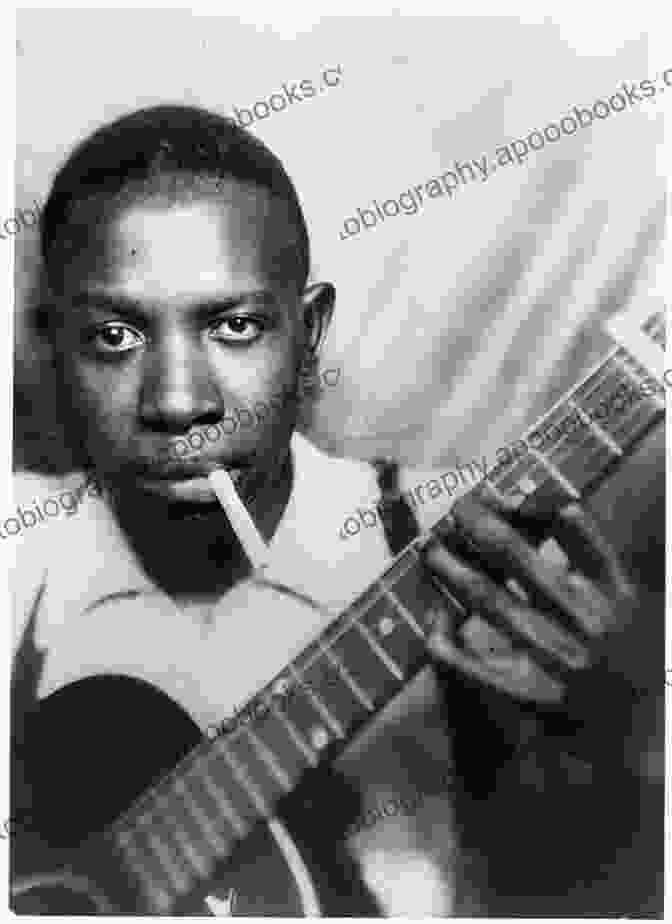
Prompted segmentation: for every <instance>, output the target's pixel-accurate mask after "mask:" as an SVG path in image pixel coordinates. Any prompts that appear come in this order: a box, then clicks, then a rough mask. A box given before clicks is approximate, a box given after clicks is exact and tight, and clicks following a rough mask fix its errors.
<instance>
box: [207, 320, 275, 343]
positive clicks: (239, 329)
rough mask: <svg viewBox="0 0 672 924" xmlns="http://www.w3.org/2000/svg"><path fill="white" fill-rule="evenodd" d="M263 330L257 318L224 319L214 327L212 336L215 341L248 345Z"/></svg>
mask: <svg viewBox="0 0 672 924" xmlns="http://www.w3.org/2000/svg"><path fill="white" fill-rule="evenodd" d="M262 330H263V324H262V322H261V321H259V320H258V319H257V318H248V317H244V318H243V317H241V318H225V319H224V320H223V321H220V322H219V324H217V325H215V327H214V328H213V329H212V335H213V337H214V338H215V340H226V341H227V342H229V343H250V342H251V341H252V340H256V339H257V337H258V336H259V335H260V334H261V332H262Z"/></svg>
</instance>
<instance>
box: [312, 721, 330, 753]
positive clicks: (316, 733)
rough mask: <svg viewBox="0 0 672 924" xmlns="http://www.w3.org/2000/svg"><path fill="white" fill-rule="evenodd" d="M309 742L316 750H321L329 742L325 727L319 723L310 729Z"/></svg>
mask: <svg viewBox="0 0 672 924" xmlns="http://www.w3.org/2000/svg"><path fill="white" fill-rule="evenodd" d="M310 743H311V744H312V745H313V747H314V748H315V750H316V751H321V750H322V749H323V748H326V746H327V745H328V744H329V733H328V732H327V730H326V729H325V728H322V726H321V725H317V726H316V727H315V728H313V729H311V732H310Z"/></svg>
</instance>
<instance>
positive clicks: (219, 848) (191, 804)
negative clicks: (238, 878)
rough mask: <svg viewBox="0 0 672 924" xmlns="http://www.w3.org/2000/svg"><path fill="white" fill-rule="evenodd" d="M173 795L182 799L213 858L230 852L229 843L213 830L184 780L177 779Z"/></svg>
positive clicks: (208, 818)
mask: <svg viewBox="0 0 672 924" xmlns="http://www.w3.org/2000/svg"><path fill="white" fill-rule="evenodd" d="M174 789H175V794H176V795H177V796H178V798H181V799H182V802H183V805H184V806H185V809H186V810H187V811H189V812H190V813H191V814H192V815H193V817H194V820H195V821H196V824H197V825H198V826H199V827H200V829H201V831H202V832H203V836H204V837H205V839H206V841H207V842H208V846H209V847H210V849H211V851H212V852H213V854H214V856H216V857H217V858H218V859H221V858H222V857H223V856H226V854H228V853H229V851H230V850H231V842H230V841H229V839H228V838H226V837H225V836H224V835H223V834H220V833H219V832H218V831H217V829H216V828H215V826H214V824H213V822H212V820H211V819H210V817H209V816H208V814H207V813H206V812H205V811H204V810H203V808H202V807H201V806H200V805H199V803H198V800H197V799H196V798H195V796H193V794H192V793H190V792H189V790H188V789H187V787H186V785H185V783H184V780H182V779H178V780H176V781H175V784H174Z"/></svg>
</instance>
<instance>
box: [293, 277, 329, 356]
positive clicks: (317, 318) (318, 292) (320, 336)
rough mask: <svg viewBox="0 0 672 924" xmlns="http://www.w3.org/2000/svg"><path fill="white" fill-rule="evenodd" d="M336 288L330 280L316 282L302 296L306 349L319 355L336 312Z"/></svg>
mask: <svg viewBox="0 0 672 924" xmlns="http://www.w3.org/2000/svg"><path fill="white" fill-rule="evenodd" d="M335 301H336V289H334V287H333V286H332V284H331V283H330V282H316V283H315V284H314V285H312V286H308V287H307V288H306V289H305V290H304V292H303V295H302V296H301V310H302V314H303V324H304V326H305V329H306V350H308V351H309V352H310V353H312V354H313V355H317V353H319V351H320V347H321V346H322V343H323V342H324V338H325V337H326V335H327V331H328V330H329V324H330V323H331V316H332V315H333V313H334V303H335Z"/></svg>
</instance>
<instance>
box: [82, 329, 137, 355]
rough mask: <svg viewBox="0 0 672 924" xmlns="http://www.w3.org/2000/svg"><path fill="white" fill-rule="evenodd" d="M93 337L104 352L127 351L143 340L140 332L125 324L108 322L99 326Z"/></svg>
mask: <svg viewBox="0 0 672 924" xmlns="http://www.w3.org/2000/svg"><path fill="white" fill-rule="evenodd" d="M91 339H92V341H93V342H94V344H95V346H96V348H97V349H99V350H101V351H102V352H104V353H125V352H126V351H127V350H132V349H134V348H135V347H137V346H139V345H140V344H141V343H142V342H143V338H142V337H141V336H140V334H139V333H138V332H137V331H135V330H133V328H132V327H127V326H126V325H125V324H108V325H106V326H105V327H102V328H99V329H98V330H97V331H96V332H95V334H94V335H93V336H92V338H91Z"/></svg>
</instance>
